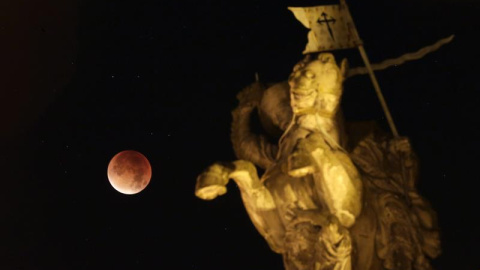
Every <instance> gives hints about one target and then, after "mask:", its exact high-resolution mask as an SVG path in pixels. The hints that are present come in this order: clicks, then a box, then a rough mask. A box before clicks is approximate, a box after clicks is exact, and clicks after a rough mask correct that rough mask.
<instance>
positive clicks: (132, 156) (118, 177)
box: [107, 150, 152, 194]
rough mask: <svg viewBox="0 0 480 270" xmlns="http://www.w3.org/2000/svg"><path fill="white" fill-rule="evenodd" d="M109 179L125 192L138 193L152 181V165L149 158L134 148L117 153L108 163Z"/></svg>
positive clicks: (118, 189)
mask: <svg viewBox="0 0 480 270" xmlns="http://www.w3.org/2000/svg"><path fill="white" fill-rule="evenodd" d="M107 175H108V180H109V181H110V184H111V185H112V187H113V188H114V189H115V190H117V191H118V192H120V193H123V194H137V193H139V192H140V191H142V190H144V189H145V187H147V185H148V184H149V183H150V179H151V177H152V167H151V166H150V162H149V161H148V159H147V158H146V157H145V156H144V155H142V154H141V153H139V152H137V151H134V150H125V151H122V152H120V153H118V154H116V155H115V156H114V157H113V158H112V160H111V161H110V163H109V164H108V171H107Z"/></svg>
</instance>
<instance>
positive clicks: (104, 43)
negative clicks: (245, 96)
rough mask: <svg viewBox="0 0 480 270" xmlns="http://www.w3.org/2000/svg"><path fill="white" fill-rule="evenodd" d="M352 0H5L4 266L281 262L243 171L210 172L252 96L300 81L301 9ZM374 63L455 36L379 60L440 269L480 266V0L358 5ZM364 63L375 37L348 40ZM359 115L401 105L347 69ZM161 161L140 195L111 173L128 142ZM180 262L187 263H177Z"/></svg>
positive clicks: (1, 57)
mask: <svg viewBox="0 0 480 270" xmlns="http://www.w3.org/2000/svg"><path fill="white" fill-rule="evenodd" d="M332 2H333V3H335V1H322V0H317V1H301V0H297V1H295V0H291V1H289V2H282V1H260V0H244V1H236V0H235V1H217V0H211V1H187V0H185V1H141V0H139V1H119V0H116V1H113V0H112V1H105V0H97V1H87V0H85V1H80V0H73V1H60V0H45V1H26V0H22V1H19V0H15V1H14V0H7V1H2V3H1V4H0V41H1V43H0V73H1V74H0V82H1V84H0V121H1V122H0V123H1V125H0V138H1V140H0V164H1V165H0V166H1V167H0V168H1V171H2V176H1V178H0V179H1V181H2V185H1V186H2V188H1V189H0V213H1V215H0V269H208V270H212V269H252V270H256V269H282V260H281V256H280V255H277V254H274V253H273V252H271V251H270V250H269V248H268V246H267V244H266V242H265V241H264V240H263V238H262V237H261V236H260V235H259V234H258V233H257V232H256V230H255V228H254V227H253V225H252V223H251V222H250V220H249V218H248V216H247V214H246V211H245V210H244V207H243V204H242V202H241V200H240V194H239V191H238V189H237V187H236V186H235V184H234V183H230V184H229V185H228V190H229V191H228V193H227V194H226V195H224V196H222V197H219V198H217V199H216V200H214V201H209V202H205V201H202V200H200V199H198V198H196V197H195V196H194V186H195V180H196V176H197V175H198V174H199V173H200V172H201V171H202V170H203V169H205V168H206V167H207V166H208V165H210V164H211V163H212V162H215V161H231V160H234V159H235V156H234V154H233V150H232V147H231V143H230V121H231V114H230V112H231V110H233V109H234V108H235V106H236V105H237V101H236V98H235V96H236V94H237V92H238V91H240V90H241V89H242V88H243V87H245V86H247V85H248V84H250V83H252V82H253V80H254V78H255V77H254V74H255V73H256V72H258V73H259V76H260V80H261V81H263V82H267V83H268V82H278V81H281V80H285V79H286V78H287V77H288V75H289V74H290V72H291V70H292V67H293V65H294V64H295V63H296V62H297V61H299V60H301V59H302V57H303V56H302V54H301V52H302V51H303V49H304V46H305V44H306V41H307V37H306V33H307V31H308V30H307V29H305V28H304V27H303V26H302V25H301V24H300V23H299V22H298V21H297V20H296V19H295V18H294V16H293V15H292V14H291V12H290V11H288V10H287V7H288V6H302V5H303V4H304V3H305V4H306V5H321V4H324V3H327V4H328V3H332ZM348 4H349V6H350V11H351V14H352V16H353V19H354V20H355V23H356V25H357V29H358V32H359V34H360V37H361V38H362V40H363V41H364V43H365V49H366V51H367V53H368V54H369V56H370V60H371V61H372V62H380V61H382V60H385V59H387V58H394V57H397V56H400V55H401V54H403V53H406V52H413V51H416V50H418V49H420V48H421V47H423V46H426V45H430V44H433V43H434V42H436V41H437V40H439V39H441V38H445V37H447V36H449V35H451V34H455V35H456V37H455V39H454V40H453V42H452V43H450V44H448V45H445V46H444V47H442V48H441V49H440V50H439V51H437V52H434V53H432V54H429V55H427V56H426V57H425V58H423V59H421V60H419V61H414V62H409V63H406V64H404V65H401V66H398V67H392V68H390V69H388V70H385V71H379V72H377V73H376V74H377V77H378V80H379V82H380V86H381V87H382V90H383V92H384V95H385V98H386V100H387V102H388V103H389V105H390V108H391V112H392V115H393V118H394V119H395V121H396V124H397V127H398V129H399V132H400V133H401V134H402V135H404V136H408V137H409V138H410V139H411V142H412V145H413V147H414V150H415V151H416V152H417V154H418V156H419V158H420V161H421V175H420V180H419V190H420V193H421V194H422V195H423V196H424V197H426V198H427V199H428V200H429V201H430V202H431V203H432V205H433V207H434V209H436V210H437V212H438V216H439V222H440V226H441V229H442V248H443V254H442V255H441V256H440V257H439V258H438V259H437V260H435V261H434V265H435V266H436V268H437V269H479V267H480V259H479V256H478V251H480V245H479V242H480V229H478V224H479V223H478V222H475V220H476V219H477V216H478V213H480V211H479V210H478V207H479V206H480V204H479V203H478V200H477V199H478V198H479V197H480V195H479V194H480V189H478V188H476V186H477V185H478V182H479V180H480V176H479V170H478V168H479V161H480V158H479V153H480V142H479V140H480V139H479V136H480V132H479V131H480V129H479V125H480V121H479V115H480V109H479V102H480V94H479V93H480V92H479V91H480V79H479V76H480V67H479V65H478V63H479V60H480V58H479V56H480V55H479V50H478V45H477V44H478V43H477V42H476V39H477V35H478V33H479V30H478V29H480V22H479V20H478V16H479V12H480V2H478V1H473V0H472V1H468V0H464V1H454V0H449V1H448V0H444V1H442V0H437V1H434V0H417V1H413V0H403V1H399V0H388V1H380V0H365V1H353V0H352V1H350V2H348ZM336 56H337V57H338V59H337V61H339V60H340V57H347V58H348V60H349V62H350V66H352V67H355V66H359V65H361V64H362V62H361V59H360V57H359V54H358V51H356V50H345V51H339V52H336ZM342 106H343V110H344V112H345V115H346V118H347V120H350V121H359V120H378V121H379V123H380V124H381V125H382V126H384V127H385V128H387V126H386V123H385V119H384V116H383V113H382V110H381V107H380V105H379V102H378V100H377V98H376V96H375V93H374V90H373V87H372V85H371V83H370V81H369V78H368V76H357V77H354V78H351V79H349V80H348V81H346V83H345V93H344V100H343V104H342ZM127 149H133V150H137V151H140V152H142V153H143V154H144V155H145V156H147V157H148V159H149V160H150V162H151V165H152V170H153V177H152V180H151V183H150V185H149V186H148V187H147V188H146V189H145V190H144V191H143V192H141V193H139V194H137V195H134V196H127V195H122V194H120V193H118V192H117V191H115V190H114V189H113V188H112V187H111V186H110V184H109V182H108V179H107V174H106V170H107V166H108V162H109V161H110V159H111V158H112V157H113V156H114V155H115V154H116V153H118V152H120V151H122V150H127ZM173 265H175V266H173Z"/></svg>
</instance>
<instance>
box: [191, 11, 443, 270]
mask: <svg viewBox="0 0 480 270" xmlns="http://www.w3.org/2000/svg"><path fill="white" fill-rule="evenodd" d="M303 17H305V16H303ZM307 48H308V47H307ZM309 53H310V52H309ZM367 66H368V65H367ZM346 74H347V65H346V61H345V60H344V61H342V63H341V65H340V66H338V65H337V63H336V61H335V59H334V56H333V55H332V54H331V53H320V54H318V55H317V54H315V55H314V54H309V55H307V56H306V57H305V59H304V60H302V61H301V62H300V63H298V64H297V65H296V66H295V67H294V68H293V72H292V73H291V75H290V77H289V79H288V82H283V83H278V84H274V85H271V86H265V85H263V84H261V83H260V82H258V81H257V82H255V83H253V84H252V85H251V86H249V87H247V88H245V89H244V90H243V91H242V92H240V93H239V95H238V96H237V97H238V99H239V106H238V107H237V108H236V109H235V110H234V111H233V123H232V142H233V147H234V150H235V153H236V156H237V158H238V159H239V160H237V161H234V162H225V163H215V164H213V165H211V166H210V167H209V168H207V169H206V170H205V171H204V172H203V173H201V174H200V175H199V177H198V178H197V183H196V189H195V194H196V196H197V197H199V198H201V199H204V200H211V199H214V198H216V197H217V196H219V195H223V194H225V193H226V185H227V183H228V181H229V179H233V180H234V181H235V182H236V184H237V185H238V187H239V189H240V192H241V196H242V200H243V203H244V205H245V208H246V210H247V212H248V214H249V216H250V219H251V221H252V222H253V224H254V225H255V227H256V228H257V230H258V232H259V233H260V234H261V235H262V236H263V237H264V238H265V240H266V241H267V242H268V244H269V246H270V248H271V249H272V250H273V251H274V252H277V253H280V254H282V256H283V261H284V266H285V269H288V270H300V269H308V270H310V269H311V270H327V269H334V270H348V269H355V270H370V269H373V270H377V269H378V270H380V269H402V270H403V269H405V270H406V269H419V270H420V269H431V265H430V261H429V258H435V257H437V256H438V255H439V254H440V241H439V233H438V227H437V221H436V215H435V212H434V211H433V210H432V209H431V207H430V205H429V204H428V203H427V202H426V201H425V200H424V199H423V198H422V197H421V196H420V195H419V194H418V192H417V190H416V187H415V184H416V181H417V176H418V162H417V160H416V157H415V154H414V153H413V152H412V149H411V147H410V143H409V141H408V139H407V138H405V137H399V136H391V135H388V134H386V133H384V132H382V131H381V130H380V129H379V128H377V126H376V125H375V124H374V123H371V122H366V123H353V124H346V123H344V121H343V118H342V115H341V110H340V109H339V104H340V100H341V96H342V92H343V80H344V78H345V76H346ZM255 112H258V115H257V116H258V118H259V121H260V123H261V126H262V130H263V131H264V134H256V133H255V132H253V130H252V128H251V122H252V121H251V119H252V116H254V115H255V114H254V113H255ZM395 133H396V131H395V132H394V134H395ZM272 138H276V139H278V143H272V141H274V140H272ZM256 166H258V167H260V168H262V169H263V170H265V172H264V173H263V175H262V176H261V177H260V178H259V176H258V175H257V169H256Z"/></svg>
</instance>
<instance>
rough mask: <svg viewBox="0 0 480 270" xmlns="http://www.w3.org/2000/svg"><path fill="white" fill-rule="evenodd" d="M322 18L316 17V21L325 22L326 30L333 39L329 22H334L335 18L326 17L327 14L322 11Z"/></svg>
mask: <svg viewBox="0 0 480 270" xmlns="http://www.w3.org/2000/svg"><path fill="white" fill-rule="evenodd" d="M322 17H323V20H320V19H318V21H317V22H318V23H319V24H322V23H325V24H327V28H328V32H329V33H330V36H331V37H332V39H333V40H335V36H334V35H333V32H332V28H330V23H335V22H336V21H337V20H335V18H333V17H331V19H328V15H327V14H326V13H325V12H323V13H322Z"/></svg>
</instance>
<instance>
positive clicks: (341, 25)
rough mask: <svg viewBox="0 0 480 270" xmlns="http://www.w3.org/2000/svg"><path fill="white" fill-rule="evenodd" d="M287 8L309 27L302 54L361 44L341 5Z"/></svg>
mask: <svg viewBox="0 0 480 270" xmlns="http://www.w3.org/2000/svg"><path fill="white" fill-rule="evenodd" d="M288 9H289V10H290V11H292V12H293V14H294V15H295V17H296V18H297V20H299V21H300V22H301V23H302V24H303V25H304V26H305V27H306V28H308V29H310V32H308V44H307V47H306V48H305V50H304V51H303V54H308V53H315V52H321V51H332V50H338V49H349V48H355V47H357V46H358V45H360V44H362V42H361V40H360V38H359V37H358V34H357V30H356V29H355V26H354V24H353V21H352V19H351V17H350V14H349V13H348V10H347V9H346V8H345V7H343V6H342V5H326V6H315V7H289V8H288Z"/></svg>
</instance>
